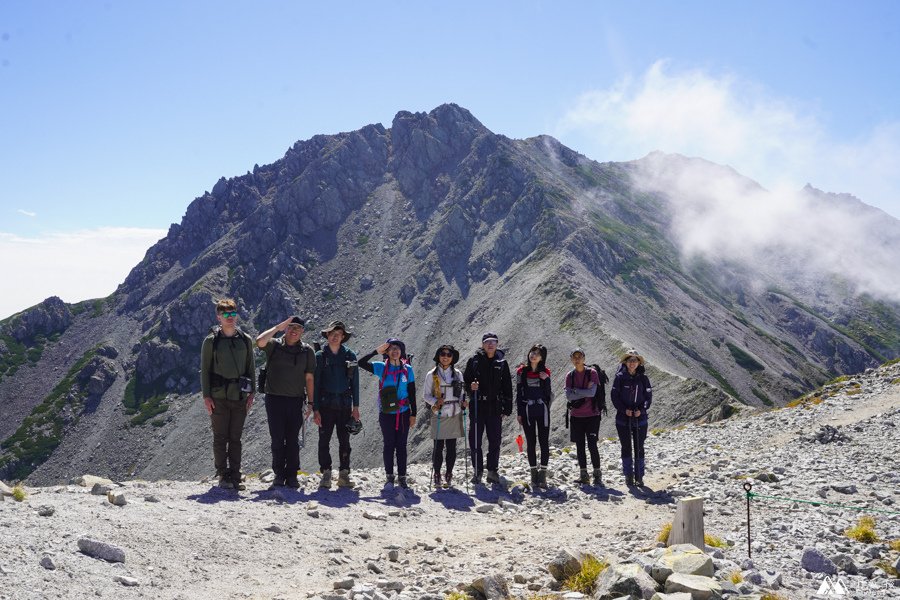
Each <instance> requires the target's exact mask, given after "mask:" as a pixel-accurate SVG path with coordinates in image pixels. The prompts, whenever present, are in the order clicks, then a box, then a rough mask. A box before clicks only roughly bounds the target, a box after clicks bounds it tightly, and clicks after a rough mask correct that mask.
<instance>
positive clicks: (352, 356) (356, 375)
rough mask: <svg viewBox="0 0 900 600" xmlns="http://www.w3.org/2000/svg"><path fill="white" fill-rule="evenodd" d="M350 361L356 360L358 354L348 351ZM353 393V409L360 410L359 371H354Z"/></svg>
mask: <svg viewBox="0 0 900 600" xmlns="http://www.w3.org/2000/svg"><path fill="white" fill-rule="evenodd" d="M347 355H348V356H349V357H350V360H356V354H355V353H354V352H353V351H352V350H348V351H347ZM350 388H351V392H352V393H353V408H359V369H353V381H352V383H351V386H350Z"/></svg>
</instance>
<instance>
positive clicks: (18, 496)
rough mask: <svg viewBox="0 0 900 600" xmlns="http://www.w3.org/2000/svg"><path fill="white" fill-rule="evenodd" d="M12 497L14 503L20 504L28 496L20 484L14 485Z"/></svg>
mask: <svg viewBox="0 0 900 600" xmlns="http://www.w3.org/2000/svg"><path fill="white" fill-rule="evenodd" d="M12 497H13V500H15V501H16V502H22V501H23V500H25V498H27V497H28V494H27V493H26V492H25V488H24V487H22V484H21V483H19V484H16V485H15V486H13V489H12Z"/></svg>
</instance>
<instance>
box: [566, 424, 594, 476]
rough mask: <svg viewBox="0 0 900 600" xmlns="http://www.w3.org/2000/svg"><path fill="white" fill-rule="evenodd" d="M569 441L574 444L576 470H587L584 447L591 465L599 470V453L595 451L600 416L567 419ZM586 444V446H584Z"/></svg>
mask: <svg viewBox="0 0 900 600" xmlns="http://www.w3.org/2000/svg"><path fill="white" fill-rule="evenodd" d="M569 427H570V428H571V429H570V433H569V439H570V440H571V441H573V442H575V451H576V453H577V455H578V468H579V469H587V453H586V452H585V445H587V448H588V449H589V450H590V452H591V464H592V465H593V466H594V468H595V469H599V468H600V451H599V450H597V435H598V432H599V431H600V415H597V416H596V417H571V418H570V419H569ZM585 442H587V444H585Z"/></svg>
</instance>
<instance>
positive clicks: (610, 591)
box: [594, 563, 659, 600]
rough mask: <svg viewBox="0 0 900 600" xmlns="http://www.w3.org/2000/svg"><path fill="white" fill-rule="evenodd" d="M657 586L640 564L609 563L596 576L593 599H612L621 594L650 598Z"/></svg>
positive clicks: (648, 599)
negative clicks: (609, 564)
mask: <svg viewBox="0 0 900 600" xmlns="http://www.w3.org/2000/svg"><path fill="white" fill-rule="evenodd" d="M658 587H659V586H658V585H657V584H656V582H655V581H653V578H652V577H650V576H649V575H647V573H646V572H645V571H644V569H643V568H641V566H640V565H636V564H631V563H627V564H620V565H611V566H609V567H607V568H606V569H604V570H603V572H602V573H600V576H599V577H597V585H596V591H595V592H594V598H595V600H614V599H615V598H620V597H622V596H628V595H631V596H634V597H635V598H643V599H644V600H650V597H651V596H653V593H654V592H656V590H657V588H658Z"/></svg>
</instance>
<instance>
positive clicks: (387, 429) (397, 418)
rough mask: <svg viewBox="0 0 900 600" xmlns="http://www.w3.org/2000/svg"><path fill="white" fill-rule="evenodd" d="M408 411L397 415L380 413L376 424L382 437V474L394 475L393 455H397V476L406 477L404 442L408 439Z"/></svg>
mask: <svg viewBox="0 0 900 600" xmlns="http://www.w3.org/2000/svg"><path fill="white" fill-rule="evenodd" d="M409 417H410V412H409V411H408V410H405V411H403V412H402V413H400V414H399V415H398V414H396V413H394V414H385V413H380V414H379V415H378V422H379V424H380V425H381V435H382V436H383V437H384V452H383V453H382V455H383V456H382V457H383V458H384V472H385V473H387V474H388V475H393V474H394V455H395V454H396V455H397V474H398V475H399V476H400V477H406V442H407V440H408V439H409Z"/></svg>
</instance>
